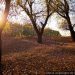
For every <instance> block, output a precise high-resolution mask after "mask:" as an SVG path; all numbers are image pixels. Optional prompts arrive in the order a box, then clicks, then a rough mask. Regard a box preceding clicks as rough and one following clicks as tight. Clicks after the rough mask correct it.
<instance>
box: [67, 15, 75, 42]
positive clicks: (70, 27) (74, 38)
mask: <svg viewBox="0 0 75 75" xmlns="http://www.w3.org/2000/svg"><path fill="white" fill-rule="evenodd" d="M67 22H68V25H69V30H70V33H71V38H72V40H73V41H75V31H74V30H73V27H72V24H71V21H70V17H69V16H68V17H67Z"/></svg>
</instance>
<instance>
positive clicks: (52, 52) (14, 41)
mask: <svg viewBox="0 0 75 75" xmlns="http://www.w3.org/2000/svg"><path fill="white" fill-rule="evenodd" d="M2 46H3V50H2V64H3V75H45V74H48V73H49V72H51V71H75V43H74V42H72V40H71V38H63V37H59V36H57V37H56V36H51V37H43V44H38V43H37V42H36V37H23V38H19V37H16V38H14V37H7V38H6V37H4V38H3V45H2Z"/></svg>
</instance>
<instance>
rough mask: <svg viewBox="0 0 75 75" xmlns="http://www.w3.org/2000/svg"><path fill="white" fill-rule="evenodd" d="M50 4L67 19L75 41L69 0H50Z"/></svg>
mask: <svg viewBox="0 0 75 75" xmlns="http://www.w3.org/2000/svg"><path fill="white" fill-rule="evenodd" d="M49 4H50V7H51V9H53V11H55V12H57V13H58V14H59V15H60V16H62V17H63V18H65V19H66V20H67V23H68V27H69V30H70V33H71V37H72V40H73V41H75V31H74V28H73V26H72V23H71V20H70V16H69V11H70V7H69V4H68V2H67V0H50V1H49Z"/></svg>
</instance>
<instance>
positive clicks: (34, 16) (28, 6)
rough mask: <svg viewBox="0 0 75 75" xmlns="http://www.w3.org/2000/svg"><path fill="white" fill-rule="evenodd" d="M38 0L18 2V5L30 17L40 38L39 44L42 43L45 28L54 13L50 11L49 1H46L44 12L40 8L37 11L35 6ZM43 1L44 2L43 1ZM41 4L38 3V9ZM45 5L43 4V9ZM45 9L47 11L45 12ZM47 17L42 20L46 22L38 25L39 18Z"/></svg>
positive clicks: (19, 0) (20, 0) (18, 0)
mask: <svg viewBox="0 0 75 75" xmlns="http://www.w3.org/2000/svg"><path fill="white" fill-rule="evenodd" d="M36 1H37V0H25V1H24V0H23V1H22V0H17V3H18V5H19V6H20V7H21V8H22V9H23V10H24V11H25V12H26V14H27V15H28V16H29V18H30V20H31V22H32V25H33V27H34V30H35V31H36V34H37V36H38V40H37V41H38V43H42V35H43V32H44V28H45V26H46V24H47V21H48V19H49V17H50V16H51V14H52V13H53V12H52V11H51V10H50V9H49V0H45V8H43V9H42V10H40V8H38V11H37V10H36V8H34V6H35V5H36V4H37V2H36ZM41 1H42V0H41ZM40 3H41V2H40V1H39V3H38V7H39V4H40ZM42 5H44V4H41V7H42ZM44 9H45V10H44ZM40 15H41V16H42V17H45V18H42V19H44V21H43V22H42V21H40V25H38V23H37V21H38V18H39V17H41V16H40Z"/></svg>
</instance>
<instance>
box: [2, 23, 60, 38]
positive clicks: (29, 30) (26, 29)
mask: <svg viewBox="0 0 75 75" xmlns="http://www.w3.org/2000/svg"><path fill="white" fill-rule="evenodd" d="M3 33H4V34H9V35H11V36H19V37H22V36H35V35H36V32H35V31H34V28H33V26H32V25H31V24H25V25H19V24H16V23H15V24H10V23H7V25H6V27H5V29H4V31H3ZM44 35H45V36H59V32H57V31H53V30H50V29H49V28H47V29H45V30H44Z"/></svg>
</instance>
